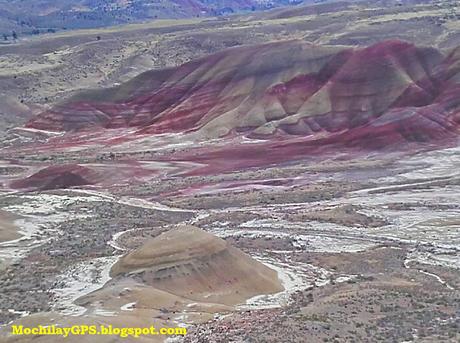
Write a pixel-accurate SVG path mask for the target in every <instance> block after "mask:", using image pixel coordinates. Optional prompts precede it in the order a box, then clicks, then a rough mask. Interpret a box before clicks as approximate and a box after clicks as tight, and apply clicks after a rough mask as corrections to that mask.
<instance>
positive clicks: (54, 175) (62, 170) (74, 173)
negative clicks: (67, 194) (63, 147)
mask: <svg viewBox="0 0 460 343" xmlns="http://www.w3.org/2000/svg"><path fill="white" fill-rule="evenodd" d="M95 179H96V180H97V179H100V177H99V176H98V175H97V173H96V172H95V171H93V170H91V169H89V168H87V167H83V166H80V165H78V164H65V165H55V166H50V167H46V168H44V169H41V170H39V171H38V172H36V173H34V174H32V175H30V176H28V177H26V178H24V179H19V180H16V181H14V182H12V183H11V187H13V188H28V189H37V190H49V189H60V188H69V187H74V186H83V185H91V184H93V183H94V182H95V181H94V180H95Z"/></svg>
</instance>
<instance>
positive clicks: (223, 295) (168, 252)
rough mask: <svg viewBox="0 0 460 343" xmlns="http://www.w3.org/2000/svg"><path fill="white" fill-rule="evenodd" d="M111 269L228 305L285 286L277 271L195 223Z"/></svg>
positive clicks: (168, 289)
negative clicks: (282, 284) (197, 226)
mask: <svg viewBox="0 0 460 343" xmlns="http://www.w3.org/2000/svg"><path fill="white" fill-rule="evenodd" d="M111 274H112V276H113V277H120V276H127V275H131V276H133V277H134V278H136V279H141V280H142V282H143V283H145V284H147V285H150V286H153V287H155V288H158V289H160V290H164V291H166V292H169V293H172V294H175V295H179V296H182V297H185V298H189V299H193V300H196V301H206V302H214V303H221V304H226V305H234V304H238V303H241V302H244V300H246V299H248V298H250V297H252V296H255V295H258V294H269V293H276V292H279V291H281V290H282V289H283V287H282V286H281V283H280V280H279V279H278V275H277V273H276V272H275V271H273V270H271V269H270V268H268V267H267V266H265V265H263V264H262V263H260V262H258V261H256V260H254V259H253V258H252V257H250V256H249V255H247V254H245V253H243V252H242V251H240V250H239V249H236V248H235V247H232V246H230V245H229V244H227V243H226V242H225V241H224V240H222V239H220V238H218V237H216V236H213V235H211V234H209V233H207V232H205V231H203V230H201V229H199V228H196V227H193V226H181V227H178V228H176V229H173V230H171V231H168V232H165V233H164V234H162V235H160V236H158V237H156V238H154V239H152V240H149V241H147V242H146V243H145V244H144V245H143V246H141V247H140V248H138V249H136V250H134V251H133V252H131V253H129V254H127V255H126V256H124V257H123V258H121V259H120V260H119V261H118V262H117V263H116V264H115V265H114V266H113V267H112V271H111Z"/></svg>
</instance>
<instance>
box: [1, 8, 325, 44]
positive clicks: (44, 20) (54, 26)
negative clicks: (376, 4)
mask: <svg viewBox="0 0 460 343" xmlns="http://www.w3.org/2000/svg"><path fill="white" fill-rule="evenodd" d="M306 2H307V3H308V2H311V3H313V2H314V1H313V0H311V1H303V0H59V1H58V0H29V1H22V0H0V35H1V36H0V41H2V42H4V43H7V42H8V41H11V40H13V39H14V37H13V32H16V34H18V35H30V34H40V33H48V32H54V31H58V30H65V29H82V28H98V27H104V26H109V25H118V24H126V23H132V22H139V21H144V20H151V19H157V18H158V19H165V18H191V17H208V16H221V15H229V14H233V13H241V12H250V11H257V10H266V9H270V8H275V7H279V6H286V5H295V4H300V3H306ZM319 2H321V1H319ZM5 35H6V37H5Z"/></svg>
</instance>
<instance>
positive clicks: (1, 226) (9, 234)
mask: <svg viewBox="0 0 460 343" xmlns="http://www.w3.org/2000/svg"><path fill="white" fill-rule="evenodd" d="M15 219H17V216H14V215H13V214H11V213H8V212H5V211H0V243H1V242H7V241H12V240H14V239H18V238H20V237H21V235H20V234H19V233H18V230H19V228H18V227H17V226H16V225H15V224H14V220H15Z"/></svg>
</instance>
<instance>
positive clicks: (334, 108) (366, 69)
mask: <svg viewBox="0 0 460 343" xmlns="http://www.w3.org/2000/svg"><path fill="white" fill-rule="evenodd" d="M459 51H460V49H456V50H453V51H451V52H450V53H448V54H447V55H444V54H442V53H441V52H440V51H437V50H436V49H433V48H425V47H416V46H414V45H412V44H409V43H406V42H402V41H384V42H381V43H379V44H376V45H373V46H370V47H367V48H360V49H353V48H343V47H327V46H314V45H310V44H308V43H305V42H303V41H284V42H274V43H268V44H263V45H256V46H246V47H238V48H232V49H228V50H225V51H223V52H219V53H217V54H214V55H210V56H207V57H205V58H201V59H198V60H195V61H192V62H190V63H187V64H184V65H182V66H180V67H177V68H170V69H163V70H154V71H149V72H146V73H144V74H141V75H140V76H138V77H137V78H135V79H133V80H131V81H129V82H127V83H125V84H123V85H121V86H118V87H115V88H112V89H104V90H99V91H91V92H85V93H82V94H79V95H77V96H76V97H74V98H73V99H72V100H70V101H68V102H66V103H63V104H60V105H58V106H56V107H55V108H53V109H52V110H50V111H47V112H44V113H42V114H40V115H39V116H37V117H35V118H34V119H33V120H31V121H30V122H29V123H28V124H27V126H28V127H33V128H37V129H45V130H57V131H62V130H64V131H70V130H80V129H97V128H120V127H138V128H139V131H138V132H139V133H147V134H157V133H164V132H193V133H194V134H196V135H198V137H200V138H209V137H222V136H225V135H229V134H241V133H244V134H245V135H249V136H257V137H260V136H263V137H270V136H274V135H275V136H279V135H291V136H292V135H294V136H302V137H311V139H313V140H318V141H320V142H322V143H328V142H329V141H331V142H335V141H336V139H337V138H338V137H340V140H342V141H343V142H345V143H346V142H348V141H350V142H351V144H354V143H355V142H358V143H359V142H360V141H362V142H364V143H363V144H367V143H368V142H367V141H368V140H369V139H370V140H371V141H372V142H374V143H375V144H376V145H377V146H380V145H381V144H385V141H386V140H387V139H396V140H397V141H400V140H401V141H427V140H432V139H440V138H444V137H450V136H453V135H457V134H458V127H459V121H460V118H459V117H460V114H459V111H460V101H459V100H458V99H459V95H460V74H459V72H460V62H459V61H460V52H459ZM324 140H326V141H324ZM382 140H383V141H382Z"/></svg>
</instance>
